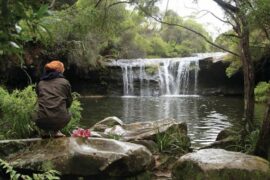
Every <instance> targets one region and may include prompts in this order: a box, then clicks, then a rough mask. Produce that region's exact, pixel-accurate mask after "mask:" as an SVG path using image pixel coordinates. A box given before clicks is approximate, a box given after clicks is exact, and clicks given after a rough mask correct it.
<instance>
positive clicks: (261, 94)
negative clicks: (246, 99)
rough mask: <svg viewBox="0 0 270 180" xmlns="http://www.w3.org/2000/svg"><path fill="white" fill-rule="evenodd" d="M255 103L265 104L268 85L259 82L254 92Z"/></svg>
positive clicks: (269, 90)
mask: <svg viewBox="0 0 270 180" xmlns="http://www.w3.org/2000/svg"><path fill="white" fill-rule="evenodd" d="M254 93H255V101H256V102H259V103H265V102H266V101H267V99H268V98H269V95H270V83H267V82H259V83H258V85H257V86H256V88H255V90H254Z"/></svg>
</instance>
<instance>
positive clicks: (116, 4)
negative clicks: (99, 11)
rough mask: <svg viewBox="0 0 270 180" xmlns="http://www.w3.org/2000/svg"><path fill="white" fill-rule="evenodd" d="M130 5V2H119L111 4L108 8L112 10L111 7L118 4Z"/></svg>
mask: <svg viewBox="0 0 270 180" xmlns="http://www.w3.org/2000/svg"><path fill="white" fill-rule="evenodd" d="M129 3H132V2H130V1H118V2H115V3H112V4H110V5H109V6H108V7H107V8H110V7H112V6H115V5H118V4H129Z"/></svg>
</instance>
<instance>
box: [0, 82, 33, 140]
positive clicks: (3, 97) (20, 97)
mask: <svg viewBox="0 0 270 180" xmlns="http://www.w3.org/2000/svg"><path fill="white" fill-rule="evenodd" d="M0 93H1V94H0V108H1V112H2V117H1V119H0V123H1V127H4V128H1V130H0V131H4V132H2V133H1V134H3V135H4V136H5V137H6V138H26V137H29V136H30V135H31V133H32V132H33V131H34V129H35V126H34V122H33V121H32V119H31V116H32V113H33V112H34V110H35V103H36V93H35V91H34V90H33V86H28V87H27V88H25V89H24V90H22V91H19V90H14V91H13V92H12V93H8V92H7V90H5V89H3V88H2V87H0Z"/></svg>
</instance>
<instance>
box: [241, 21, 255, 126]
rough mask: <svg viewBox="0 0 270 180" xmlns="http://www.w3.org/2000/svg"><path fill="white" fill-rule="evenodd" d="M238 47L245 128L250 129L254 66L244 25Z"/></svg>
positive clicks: (252, 109) (252, 112) (246, 28)
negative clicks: (242, 83)
mask: <svg viewBox="0 0 270 180" xmlns="http://www.w3.org/2000/svg"><path fill="white" fill-rule="evenodd" d="M242 23H243V22H242ZM240 47H241V60H242V63H243V73H244V119H245V122H246V125H248V127H247V128H248V129H247V130H251V129H252V127H253V115H254V86H255V85H254V67H253V62H252V60H251V55H250V47H249V31H248V27H245V26H244V25H243V30H242V37H241V39H240Z"/></svg>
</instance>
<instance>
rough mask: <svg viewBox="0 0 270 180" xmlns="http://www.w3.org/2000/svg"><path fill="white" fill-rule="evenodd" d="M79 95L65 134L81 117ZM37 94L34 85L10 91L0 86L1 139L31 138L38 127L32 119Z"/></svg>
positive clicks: (75, 96) (73, 104)
mask: <svg viewBox="0 0 270 180" xmlns="http://www.w3.org/2000/svg"><path fill="white" fill-rule="evenodd" d="M77 97H78V95H77V94H76V95H74V101H73V102H72V105H71V108H70V112H71V113H72V118H71V121H70V122H69V124H68V125H67V126H66V127H65V128H64V129H63V132H64V133H65V134H69V132H71V131H72V130H73V129H74V128H76V127H77V126H78V124H79V121H80V119H81V111H82V108H81V104H80V102H79V100H78V98H77ZM36 101H37V96H36V93H35V91H34V87H33V86H28V87H27V88H25V89H23V90H14V91H13V92H12V93H9V92H8V91H7V90H5V89H4V88H3V87H0V109H1V114H2V115H1V117H0V126H1V127H2V128H1V130H0V139H9V138H29V137H31V135H33V133H34V132H35V131H38V128H37V127H36V126H35V123H34V121H33V119H32V116H33V114H34V113H35V111H36Z"/></svg>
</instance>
